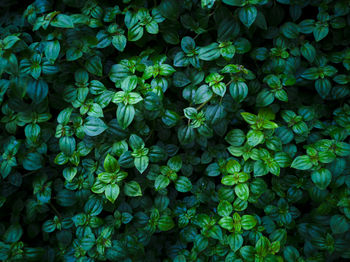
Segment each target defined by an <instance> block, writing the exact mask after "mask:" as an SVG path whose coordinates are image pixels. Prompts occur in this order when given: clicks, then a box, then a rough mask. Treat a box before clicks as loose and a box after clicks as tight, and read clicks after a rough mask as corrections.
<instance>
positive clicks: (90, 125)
mask: <svg viewBox="0 0 350 262" xmlns="http://www.w3.org/2000/svg"><path fill="white" fill-rule="evenodd" d="M107 128H108V126H107V125H106V124H105V123H104V122H103V121H102V120H101V119H100V118H97V117H93V116H88V117H87V118H86V119H85V123H84V125H83V129H84V132H85V134H86V135H88V136H98V135H99V134H101V133H103V132H104V131H105V130H106V129H107Z"/></svg>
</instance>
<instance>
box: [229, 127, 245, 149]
mask: <svg viewBox="0 0 350 262" xmlns="http://www.w3.org/2000/svg"><path fill="white" fill-rule="evenodd" d="M225 140H226V142H227V143H229V144H230V145H231V146H241V145H242V144H243V143H244V141H245V134H244V132H243V131H242V130H241V129H233V130H231V131H230V132H228V133H227V135H226V136H225Z"/></svg>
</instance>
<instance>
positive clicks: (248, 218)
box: [241, 215, 258, 230]
mask: <svg viewBox="0 0 350 262" xmlns="http://www.w3.org/2000/svg"><path fill="white" fill-rule="evenodd" d="M257 223H258V221H257V220H256V218H255V217H254V216H252V215H243V216H242V220H241V224H242V228H243V229H244V230H251V229H252V228H254V227H255V226H256V224H257Z"/></svg>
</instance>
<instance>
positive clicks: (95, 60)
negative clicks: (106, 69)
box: [85, 56, 102, 76]
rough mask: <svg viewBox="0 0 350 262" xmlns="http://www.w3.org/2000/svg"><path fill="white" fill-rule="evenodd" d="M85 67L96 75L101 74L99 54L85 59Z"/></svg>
mask: <svg viewBox="0 0 350 262" xmlns="http://www.w3.org/2000/svg"><path fill="white" fill-rule="evenodd" d="M85 69H86V70H87V71H88V72H89V73H91V74H93V75H97V76H102V62H101V58H100V57H99V56H92V57H90V58H89V59H87V60H86V63H85Z"/></svg>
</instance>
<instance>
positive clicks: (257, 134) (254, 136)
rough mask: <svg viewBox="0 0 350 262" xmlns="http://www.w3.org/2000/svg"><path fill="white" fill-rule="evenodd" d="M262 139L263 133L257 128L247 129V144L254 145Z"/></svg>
mask: <svg viewBox="0 0 350 262" xmlns="http://www.w3.org/2000/svg"><path fill="white" fill-rule="evenodd" d="M263 141H264V133H263V132H261V131H258V130H249V132H248V134H247V142H248V145H250V146H252V147H254V146H257V145H259V144H261V143H262V142H263Z"/></svg>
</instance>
